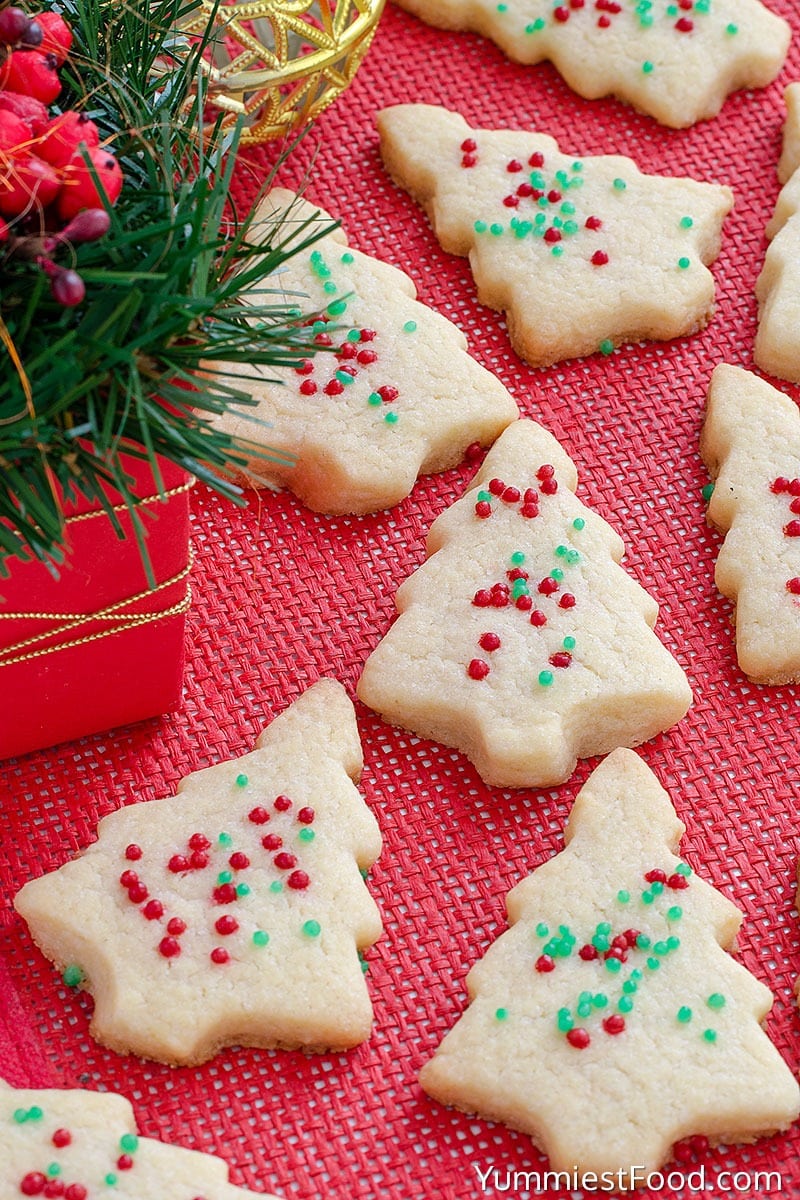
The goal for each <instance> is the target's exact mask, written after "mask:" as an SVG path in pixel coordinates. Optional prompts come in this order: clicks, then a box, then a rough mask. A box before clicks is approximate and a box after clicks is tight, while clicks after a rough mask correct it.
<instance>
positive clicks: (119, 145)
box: [0, 0, 332, 573]
mask: <svg viewBox="0 0 800 1200" xmlns="http://www.w3.org/2000/svg"><path fill="white" fill-rule="evenodd" d="M192 7H193V6H192V4H191V3H186V2H185V0H154V2H151V3H148V4H126V3H125V2H124V0H61V4H60V5H59V8H60V10H61V11H62V13H63V15H64V17H65V19H66V20H67V21H68V23H69V24H70V26H71V28H72V31H73V34H74V37H75V42H74V45H73V48H72V52H71V55H70V59H69V60H68V62H67V64H65V66H64V67H63V68H62V70H61V78H62V82H63V84H64V90H63V92H62V94H61V96H60V97H59V101H58V108H59V109H60V110H62V111H64V110H67V109H69V108H76V107H77V108H80V109H81V110H82V111H85V112H86V113H87V114H88V115H89V116H90V117H91V119H92V120H93V121H94V122H95V123H96V124H97V126H98V128H99V130H100V135H101V140H102V142H103V144H106V145H108V146H109V147H110V149H112V150H113V152H114V153H115V154H116V156H117V158H118V161H119V163H120V165H121V167H122V170H123V175H124V179H125V183H124V187H123V190H122V194H121V196H120V198H119V200H118V202H117V204H116V206H115V207H113V208H109V209H108V211H109V214H110V217H111V228H110V230H109V232H108V234H107V235H106V236H105V237H104V238H102V239H101V240H100V241H98V242H94V243H87V244H85V245H81V246H78V247H75V248H74V250H73V251H72V259H71V260H69V261H67V260H66V259H65V256H64V255H60V256H59V257H58V260H57V261H59V262H60V263H62V264H64V263H65V262H66V264H67V265H70V266H74V268H75V269H76V270H77V271H78V272H79V274H80V275H81V278H82V279H83V281H84V283H85V285H86V299H85V301H84V302H83V303H82V304H81V305H79V306H78V307H76V308H74V309H67V308H63V307H61V306H60V305H59V304H58V303H56V301H55V300H54V299H53V298H52V296H51V295H50V291H49V287H48V283H47V280H46V279H45V277H44V275H43V273H42V271H41V270H40V269H39V268H38V267H37V266H36V265H35V264H34V263H33V262H32V261H30V260H26V259H25V258H23V257H20V256H19V255H13V256H12V255H11V254H9V253H8V252H6V253H5V254H1V253H0V573H4V569H7V560H8V558H9V557H11V556H17V557H21V558H31V557H33V558H37V559H40V560H42V561H44V562H46V563H48V564H50V565H52V564H54V563H57V562H59V561H61V559H62V557H63V555H62V551H61V543H62V540H63V536H64V520H63V514H62V508H61V500H60V498H59V496H60V495H63V497H64V498H66V499H74V498H75V497H77V496H84V497H86V498H88V499H89V500H92V501H95V502H98V503H100V504H101V505H102V506H103V508H104V509H105V510H106V512H107V513H108V515H109V517H110V518H111V519H112V520H113V521H114V522H115V527H116V528H117V529H118V531H119V532H120V535H121V528H120V526H119V522H118V520H117V518H116V517H115V515H114V513H113V510H112V508H111V504H110V502H109V501H108V500H107V498H106V495H105V492H104V488H106V487H113V488H115V489H116V490H117V491H119V492H120V493H121V495H122V498H123V500H124V502H125V504H126V505H127V506H128V509H129V510H130V511H131V512H132V514H133V515H134V516H136V514H135V512H134V509H135V503H136V499H137V497H136V496H135V495H134V493H133V491H132V486H131V480H130V479H129V478H128V477H127V476H126V474H125V472H124V469H123V466H122V463H121V459H120V456H121V455H122V454H125V453H127V454H133V455H134V457H141V458H144V459H147V460H148V461H149V462H150V463H151V466H153V468H154V469H155V468H156V458H157V456H159V455H161V456H163V457H164V458H166V459H169V460H170V461H172V462H174V463H177V464H178V465H179V466H181V467H183V468H184V469H186V470H187V471H189V472H191V473H192V474H194V475H196V476H198V477H199V478H201V479H203V480H205V481H206V482H208V483H210V484H211V485H212V486H213V487H215V488H216V489H217V490H218V491H220V492H222V493H223V494H224V495H226V496H229V497H231V498H233V499H234V500H239V501H240V502H241V493H240V490H239V489H238V488H237V487H236V486H235V485H234V484H233V482H232V481H231V478H230V476H231V475H232V474H233V473H235V468H236V467H237V466H238V465H243V464H244V463H245V462H246V461H247V458H248V457H249V453H252V447H251V446H250V444H249V443H244V442H236V441H234V440H233V439H232V438H231V437H230V436H229V435H227V434H224V433H222V432H221V431H220V430H219V429H218V428H216V427H215V426H214V424H213V423H212V420H213V418H214V417H215V416H217V415H218V414H220V413H224V412H225V411H227V410H228V409H230V408H232V407H239V408H242V409H245V410H246V409H247V408H248V407H250V408H252V407H253V405H254V403H255V402H254V401H253V400H252V399H251V398H250V396H249V395H248V393H247V389H246V388H245V387H242V384H243V383H245V382H246V381H247V379H248V378H249V377H250V376H248V369H249V368H252V367H255V366H257V367H261V368H263V367H266V368H269V367H273V368H278V367H286V366H294V365H297V364H298V363H299V362H300V361H301V360H302V359H304V358H306V357H309V356H311V355H313V354H314V352H315V349H316V347H315V345H314V342H313V334H312V333H311V331H310V329H309V327H308V325H307V324H305V318H304V317H303V316H302V314H301V308H302V304H303V301H304V299H305V298H304V297H293V298H292V299H293V300H294V301H295V302H294V303H287V299H286V296H285V294H284V293H283V292H280V291H279V290H278V289H275V290H274V291H273V290H272V289H271V288H270V276H271V275H272V274H273V273H274V272H276V271H278V270H279V269H280V267H281V266H282V265H283V264H284V263H285V262H286V261H288V260H289V259H290V258H291V257H293V256H294V255H295V254H297V253H303V252H305V251H307V250H308V248H309V247H310V246H311V245H313V243H314V242H315V241H317V240H318V239H319V238H320V237H322V236H324V234H326V233H329V232H330V230H331V228H332V226H330V225H326V224H323V223H321V222H319V221H310V222H306V223H301V224H300V225H299V228H298V225H297V223H295V222H293V223H292V228H291V232H290V233H289V232H287V230H286V229H285V228H284V224H283V221H282V219H281V218H280V217H278V218H276V219H274V220H273V222H272V223H271V224H269V223H267V224H266V225H265V224H264V223H263V222H260V223H259V226H258V231H257V234H258V239H259V240H258V242H255V241H252V240H251V237H250V234H251V231H250V218H249V216H245V217H244V218H240V217H237V214H236V213H234V212H232V211H231V206H230V202H229V187H230V180H231V174H232V171H233V169H234V164H235V153H236V148H237V142H238V134H236V133H234V134H233V135H231V134H230V133H229V132H226V133H223V132H222V130H221V128H220V127H219V126H217V127H216V128H215V129H214V130H213V131H212V132H211V133H210V134H209V135H208V136H207V137H206V139H205V141H204V142H203V141H200V140H199V139H198V137H197V128H198V120H197V117H198V113H199V112H202V110H203V76H202V73H201V71H200V70H199V67H198V63H199V59H200V56H201V55H202V52H203V46H202V45H195V46H192V47H189V46H187V45H186V43H185V42H184V41H183V40H182V39H181V38H180V37H179V36H177V35H176V34H175V32H174V29H175V23H176V21H177V20H178V19H179V18H180V16H181V14H182V13H183V12H184V11H186V10H188V9H191V8H192ZM54 111H55V110H54ZM245 292H249V294H248V297H247V301H248V302H247V303H246V304H245V303H244V294H245ZM215 362H219V363H226V364H233V367H228V375H227V376H226V375H223V374H215V373H214V372H213V364H214V363H215ZM201 364H208V368H207V369H206V370H205V371H200V370H199V368H200V367H201ZM232 370H235V371H236V374H235V375H234V374H232V373H231V372H232ZM248 452H249V453H248ZM263 453H264V456H265V457H266V458H269V457H270V456H271V452H270V451H269V450H266V451H263ZM279 457H280V460H281V461H283V462H285V461H286V456H285V455H283V454H281V455H279ZM226 476H227V478H226ZM156 478H158V475H157V474H156ZM135 527H136V536H137V538H138V540H139V544H140V547H141V548H142V552H143V556H144V557H145V561H146V548H145V543H144V531H143V529H142V526H141V522H140V521H139V522H137V523H136V526H135Z"/></svg>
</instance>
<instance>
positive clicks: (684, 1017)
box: [678, 1004, 692, 1025]
mask: <svg viewBox="0 0 800 1200" xmlns="http://www.w3.org/2000/svg"><path fill="white" fill-rule="evenodd" d="M691 1019H692V1010H691V1009H690V1008H687V1007H686V1005H685V1004H683V1005H681V1007H680V1008H679V1009H678V1020H679V1021H680V1023H681V1025H688V1024H689V1022H690V1021H691Z"/></svg>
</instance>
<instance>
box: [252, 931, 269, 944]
mask: <svg viewBox="0 0 800 1200" xmlns="http://www.w3.org/2000/svg"><path fill="white" fill-rule="evenodd" d="M253 945H254V946H268V945H269V934H268V933H266V932H265V930H263V929H257V930H256V931H255V933H254V934H253Z"/></svg>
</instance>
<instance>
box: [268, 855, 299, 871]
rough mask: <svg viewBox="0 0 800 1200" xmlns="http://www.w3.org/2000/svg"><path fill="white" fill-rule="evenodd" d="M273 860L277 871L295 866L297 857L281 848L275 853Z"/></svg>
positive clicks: (287, 869)
mask: <svg viewBox="0 0 800 1200" xmlns="http://www.w3.org/2000/svg"><path fill="white" fill-rule="evenodd" d="M273 862H274V863H275V866H276V867H277V868H278V870H279V871H291V869H292V867H296V866H297V859H296V858H295V856H294V855H293V854H290V853H289V852H288V850H281V852H280V854H276V855H275V858H274V859H273Z"/></svg>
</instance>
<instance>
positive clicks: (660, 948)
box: [653, 942, 669, 955]
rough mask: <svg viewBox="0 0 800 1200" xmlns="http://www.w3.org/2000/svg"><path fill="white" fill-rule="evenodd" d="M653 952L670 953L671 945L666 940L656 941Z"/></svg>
mask: <svg viewBox="0 0 800 1200" xmlns="http://www.w3.org/2000/svg"><path fill="white" fill-rule="evenodd" d="M653 953H654V954H659V955H663V954H669V946H668V945H667V943H666V942H656V943H655V945H654V946H653Z"/></svg>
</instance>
